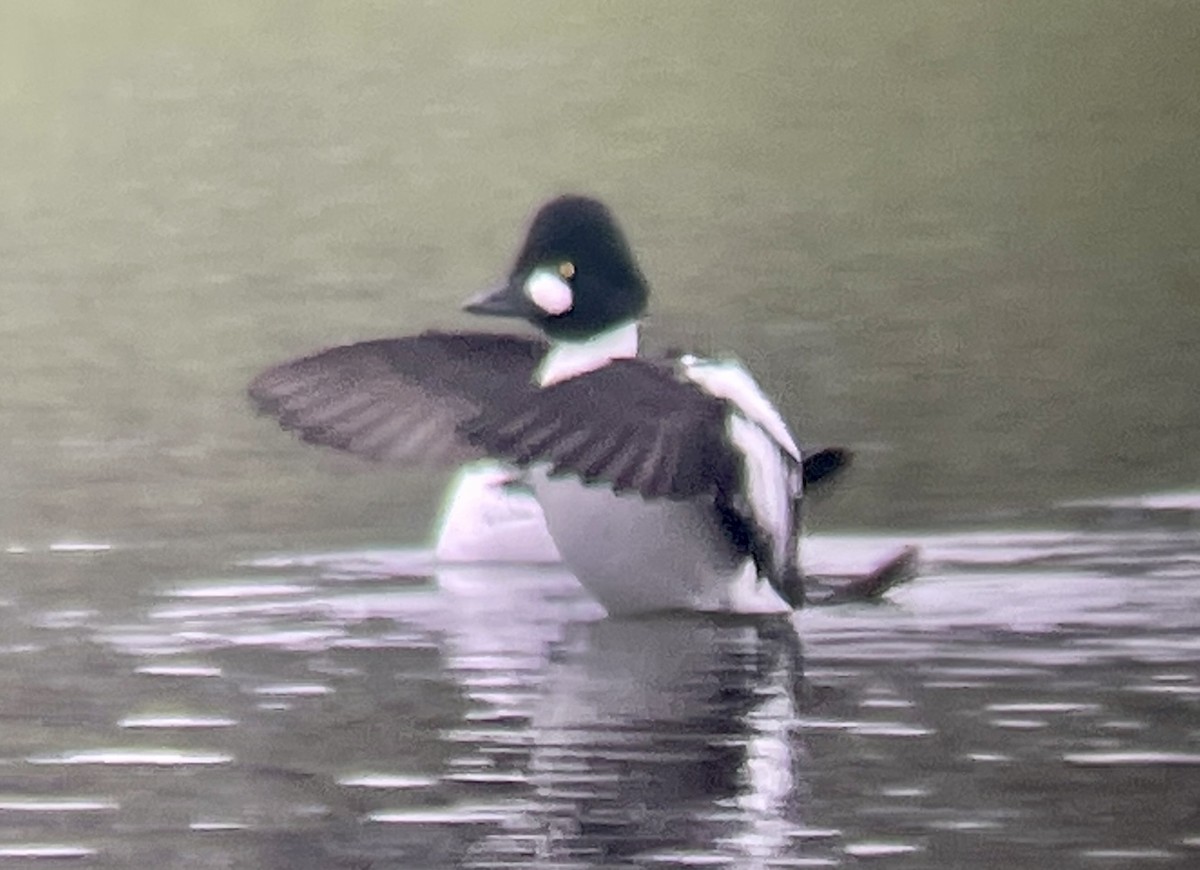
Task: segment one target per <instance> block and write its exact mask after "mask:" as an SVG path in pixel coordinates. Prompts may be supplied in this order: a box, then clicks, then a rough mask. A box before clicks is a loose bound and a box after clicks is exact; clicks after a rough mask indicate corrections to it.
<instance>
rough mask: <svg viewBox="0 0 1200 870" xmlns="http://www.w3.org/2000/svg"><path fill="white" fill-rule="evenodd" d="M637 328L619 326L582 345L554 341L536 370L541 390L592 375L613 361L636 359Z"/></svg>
mask: <svg viewBox="0 0 1200 870" xmlns="http://www.w3.org/2000/svg"><path fill="white" fill-rule="evenodd" d="M637 349H638V325H637V323H636V322H634V323H622V324H621V325H620V326H614V327H613V328H612V329H610V330H608V331H607V332H602V333H600V334H599V335H596V336H593V337H592V338H589V339H586V340H584V341H556V342H554V344H552V345H551V346H550V352H549V353H547V354H546V358H545V359H543V360H542V364H541V365H540V366H538V370H537V374H536V377H537V382H538V384H540V385H541V386H543V387H548V386H550V385H551V384H557V383H558V382H559V381H565V380H568V379H570V378H573V377H576V376H578V375H582V374H584V373H586V372H592V371H595V370H596V369H598V368H601V367H602V366H604V365H607V364H608V363H610V362H612V361H613V360H615V359H624V358H628V357H633V356H637Z"/></svg>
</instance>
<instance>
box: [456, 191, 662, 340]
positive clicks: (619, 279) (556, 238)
mask: <svg viewBox="0 0 1200 870" xmlns="http://www.w3.org/2000/svg"><path fill="white" fill-rule="evenodd" d="M649 294H650V291H649V288H648V287H647V285H646V279H645V278H644V277H643V276H642V272H641V270H640V269H639V268H638V266H637V263H636V262H635V261H634V258H633V252H632V251H630V250H629V244H628V243H627V242H626V241H625V236H624V234H623V233H622V232H621V230H620V228H619V227H618V226H617V222H616V220H615V219H614V218H613V216H612V213H611V212H610V211H609V210H608V208H607V207H606V206H605V205H604V204H603V203H601V202H599V201H598V200H595V199H591V198H589V197H585V196H573V195H569V196H560V197H558V198H557V199H552V200H550V201H549V202H548V203H546V204H545V205H543V206H542V207H541V208H540V209H539V210H538V212H537V214H536V215H534V218H533V221H532V223H531V224H530V225H529V231H528V232H527V233H526V235H525V242H524V244H523V245H522V246H521V251H520V253H519V254H518V255H517V259H516V262H515V263H514V264H513V267H512V269H511V270H510V271H509V273H508V277H507V278H506V279H505V281H504V282H503V283H502V284H501V285H500V286H499V287H497V288H495V289H493V290H491V291H488V292H486V293H484V294H482V295H480V296H478V297H476V298H474V299H472V300H470V301H469V302H467V304H466V305H465V306H464V308H465V310H467V311H469V312H471V313H472V314H485V315H492V316H496V317H519V318H522V319H524V320H528V321H529V322H530V323H532V324H534V325H535V326H537V327H538V328H539V329H541V330H542V331H543V332H545V333H546V335H547V336H549V337H550V338H552V339H559V340H565V341H582V340H586V339H588V338H591V337H592V336H595V335H598V334H600V333H602V332H605V331H607V330H609V329H612V328H613V327H615V326H618V325H620V324H623V323H629V322H631V321H634V320H637V319H638V318H639V317H641V315H642V314H643V312H644V311H645V310H646V302H647V299H648V297H649Z"/></svg>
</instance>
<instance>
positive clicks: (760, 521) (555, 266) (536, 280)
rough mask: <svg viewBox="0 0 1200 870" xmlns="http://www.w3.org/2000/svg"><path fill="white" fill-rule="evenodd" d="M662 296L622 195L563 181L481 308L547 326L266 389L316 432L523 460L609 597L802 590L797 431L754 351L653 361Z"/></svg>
mask: <svg viewBox="0 0 1200 870" xmlns="http://www.w3.org/2000/svg"><path fill="white" fill-rule="evenodd" d="M647 293H648V291H647V289H646V284H645V280H644V279H643V278H642V276H641V273H640V271H639V270H638V268H637V266H636V264H635V263H634V260H633V257H632V254H631V253H630V252H629V249H628V246H627V245H626V243H625V240H624V238H623V236H622V235H621V233H620V231H619V230H618V229H617V227H616V224H615V222H614V221H613V220H612V217H611V215H609V213H608V210H607V209H606V208H605V207H604V206H603V205H601V204H600V203H598V202H596V201H594V200H590V199H585V198H582V197H562V198H559V199H557V200H553V201H552V202H550V203H549V204H547V205H546V206H544V207H543V208H542V210H541V211H540V212H539V213H538V215H537V216H536V217H535V218H534V221H533V223H532V225H531V227H530V230H529V234H528V237H527V239H526V241H525V244H524V246H523V248H522V250H521V253H520V255H519V256H518V258H517V262H516V264H515V265H514V267H513V269H512V271H511V272H510V275H509V277H508V279H507V281H506V282H504V284H503V285H502V286H501V287H500V288H499V289H498V290H496V291H493V292H491V293H488V294H486V295H484V296H482V297H480V298H478V299H476V300H474V301H473V302H471V303H469V304H468V306H467V310H468V311H472V312H474V313H477V314H486V315H498V316H512V317H521V318H524V319H526V320H529V321H530V322H532V323H533V324H534V325H535V326H538V327H539V328H540V329H541V330H542V331H543V333H544V334H545V335H546V337H547V339H548V341H541V340H539V339H529V338H523V337H518V336H506V335H491V334H484V333H425V334H422V335H419V336H415V337H412V338H408V339H392V340H384V341H376V342H364V343H362V344H357V345H350V346H348V347H342V348H334V349H332V350H328V351H324V352H322V353H319V354H316V355H314V356H311V357H307V358H304V359H301V360H297V361H294V362H290V363H285V364H283V365H281V366H278V367H276V368H273V369H271V370H269V371H267V372H265V373H264V374H263V375H261V376H259V378H258V379H256V380H255V382H254V383H253V384H252V385H251V388H250V393H251V396H252V397H253V398H254V400H255V401H256V402H257V403H258V404H259V406H260V407H261V408H262V409H264V410H266V411H268V412H270V413H273V414H275V415H277V416H278V418H279V420H280V422H281V423H282V425H283V426H284V427H285V428H289V429H295V430H298V431H299V432H300V434H301V436H302V437H303V438H304V439H305V440H308V441H312V442H316V443H321V444H326V445H330V446H334V447H338V448H341V449H344V450H348V451H350V452H354V453H359V454H361V455H365V456H368V457H372V458H377V459H393V460H401V461H424V462H430V461H432V462H435V463H441V464H454V463H461V462H463V461H464V460H470V459H479V458H489V459H492V460H497V461H500V462H502V463H506V464H508V465H509V466H511V467H512V468H514V469H516V470H518V471H517V473H518V474H519V475H520V482H521V483H522V484H524V485H527V486H529V487H530V488H531V489H532V492H533V494H534V496H535V498H536V500H537V502H538V504H539V505H540V507H541V510H542V513H543V514H544V517H545V524H546V528H547V529H548V530H549V535H550V538H551V539H552V540H553V543H554V544H555V545H556V548H557V550H558V551H559V552H560V553H561V555H562V558H563V560H564V561H565V562H566V564H567V566H568V567H569V568H571V570H572V571H573V572H574V573H575V574H576V575H577V576H578V577H579V579H580V581H581V582H582V583H583V584H584V585H585V586H586V587H587V588H588V590H589V591H590V592H591V593H592V595H593V596H595V597H596V598H597V599H598V600H599V601H600V602H601V604H603V605H604V606H605V607H606V609H608V610H609V612H610V613H617V612H620V613H627V612H642V611H656V610H671V609H688V610H716V611H738V612H748V611H749V612H763V611H780V610H787V609H788V608H790V607H794V606H798V605H799V604H800V603H801V602H802V600H803V582H802V577H801V575H800V570H799V567H798V535H799V530H800V522H799V511H800V500H801V496H802V492H803V482H804V476H805V467H804V464H803V457H802V455H801V453H800V451H799V449H798V448H797V447H796V443H795V440H794V439H793V438H792V436H791V434H790V433H789V432H788V430H787V427H786V425H785V424H784V422H783V420H782V418H781V416H780V415H779V413H778V411H776V410H775V408H774V407H773V406H772V405H771V403H770V402H769V400H767V398H766V396H765V395H764V394H763V393H762V391H761V390H760V389H759V388H758V386H757V385H756V384H755V383H754V381H753V379H752V378H751V377H750V375H749V373H748V372H746V371H745V369H743V368H742V367H741V366H739V365H736V364H734V363H729V362H712V361H704V360H697V359H695V358H692V357H686V356H685V357H676V358H662V359H647V358H641V357H638V356H637V352H638V346H637V345H638V340H637V339H638V334H637V321H638V319H639V318H640V316H641V314H642V312H643V309H644V307H645V302H646V297H647ZM763 580H765V581H766V582H765V583H764V582H761V581H763Z"/></svg>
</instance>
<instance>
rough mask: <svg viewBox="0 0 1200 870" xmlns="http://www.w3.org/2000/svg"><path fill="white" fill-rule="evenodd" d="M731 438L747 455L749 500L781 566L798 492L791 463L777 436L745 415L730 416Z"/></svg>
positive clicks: (745, 465) (751, 508)
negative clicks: (794, 500)
mask: <svg viewBox="0 0 1200 870" xmlns="http://www.w3.org/2000/svg"><path fill="white" fill-rule="evenodd" d="M727 425H728V428H729V437H730V439H731V440H732V441H733V443H734V444H735V445H737V447H738V449H739V450H740V451H741V453H742V455H743V459H742V463H743V468H744V475H743V481H744V483H745V486H746V500H747V501H748V502H749V507H750V511H751V513H753V514H754V519H755V521H756V522H757V523H758V525H759V526H760V527H761V528H762V529H763V531H765V532H767V533H768V534H769V535H770V536H771V549H772V550H773V555H774V557H775V563H776V564H777V565H782V564H784V562H785V561H786V560H785V556H786V555H787V547H788V541H789V540H790V537H791V533H792V511H793V509H794V507H793V503H792V500H793V498H794V497H795V495H796V493H795V492H794V491H793V490H794V487H795V481H794V477H793V475H792V473H791V467H790V466H791V462H790V461H789V459H788V457H787V456H786V455H785V454H784V453H782V452H781V451H780V446H779V444H777V443H776V439H775V437H774V435H773V434H772V433H770V432H768V431H766V430H765V429H763V428H762V427H760V426H759V425H758V424H757V423H756V422H754V421H752V420H748V419H747V418H745V417H743V416H742V415H741V414H736V413H735V414H730V415H729V422H728V424H727Z"/></svg>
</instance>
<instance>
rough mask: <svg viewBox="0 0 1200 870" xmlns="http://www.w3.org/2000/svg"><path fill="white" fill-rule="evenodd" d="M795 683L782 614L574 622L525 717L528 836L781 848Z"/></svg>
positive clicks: (569, 847)
mask: <svg viewBox="0 0 1200 870" xmlns="http://www.w3.org/2000/svg"><path fill="white" fill-rule="evenodd" d="M801 688H802V664H801V649H800V643H799V639H798V637H797V635H796V633H795V630H794V629H793V627H792V625H791V624H790V622H788V621H787V620H784V619H779V618H772V619H768V620H763V619H761V618H760V619H758V620H753V621H751V620H746V619H741V620H731V619H728V618H724V619H722V618H715V617H708V616H702V615H672V616H663V617H657V618H647V619H637V620H601V621H597V622H592V623H587V624H582V625H575V626H573V627H572V629H571V630H570V631H569V632H568V635H567V639H566V643H565V644H564V646H563V647H562V649H561V650H560V652H559V654H557V655H555V657H554V658H553V660H552V662H551V666H550V669H549V673H548V679H547V682H546V683H545V685H544V691H543V692H541V693H540V698H539V700H538V702H537V704H536V709H535V711H534V714H533V719H532V728H531V731H532V744H533V745H532V750H531V755H530V757H529V778H530V783H531V785H532V786H533V790H534V799H533V800H532V801H531V803H530V812H529V814H528V817H527V819H526V822H527V823H528V826H529V827H528V828H527V829H526V830H525V831H524V832H523V834H524V836H525V837H528V838H529V839H528V840H527V842H535V843H536V848H537V852H538V857H541V858H549V859H553V860H568V861H569V860H572V859H583V858H587V859H588V860H591V861H595V862H600V863H603V862H606V861H611V860H620V859H623V858H628V857H631V856H633V855H642V854H646V853H658V854H659V855H660V857H661V858H663V859H667V858H669V855H670V854H671V853H674V852H688V853H692V852H697V851H703V852H705V853H706V854H710V855H711V854H714V853H715V854H725V855H728V856H729V857H730V858H736V857H739V856H740V857H742V858H745V859H750V858H765V857H769V856H771V855H777V854H780V853H781V852H782V851H784V850H785V848H786V846H787V842H788V840H787V832H788V830H789V828H792V827H795V826H796V823H797V820H798V815H799V813H798V810H799V807H798V806H797V801H798V792H797V789H796V784H797V781H798V777H799V774H800V767H801V763H802V760H801V759H800V758H799V747H798V746H797V744H796V743H795V741H794V740H793V739H792V736H791V734H790V733H789V725H790V723H791V722H792V721H793V719H794V717H795V715H796V711H797V703H798V702H797V698H798V697H799V694H800V690H801ZM480 845H484V844H480ZM492 845H493V846H498V845H500V844H499V843H497V842H495V841H494V840H493V841H492Z"/></svg>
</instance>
